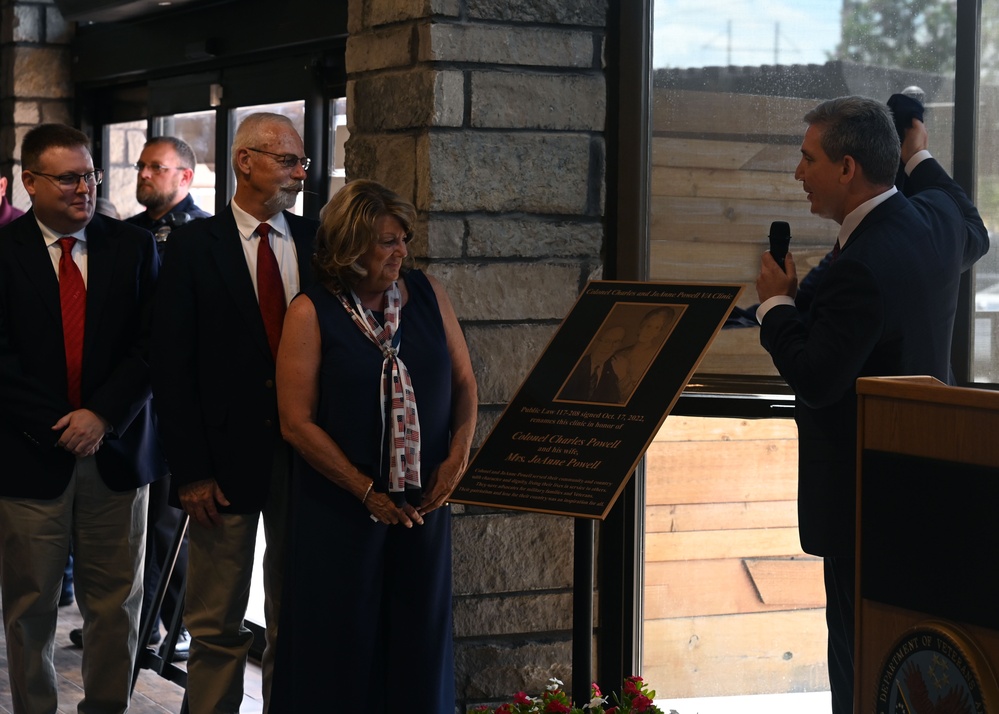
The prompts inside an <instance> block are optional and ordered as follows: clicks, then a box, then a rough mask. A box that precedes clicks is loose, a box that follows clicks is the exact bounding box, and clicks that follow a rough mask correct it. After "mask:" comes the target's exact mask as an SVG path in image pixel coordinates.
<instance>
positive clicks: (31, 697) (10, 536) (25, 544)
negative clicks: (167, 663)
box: [0, 457, 147, 714]
mask: <svg viewBox="0 0 999 714" xmlns="http://www.w3.org/2000/svg"><path fill="white" fill-rule="evenodd" d="M146 492H147V487H145V486H143V487H142V488H139V489H132V490H128V491H121V492H119V491H112V490H110V489H109V488H108V487H107V486H106V485H105V484H104V481H103V480H102V479H101V477H100V474H99V473H98V471H97V463H96V460H95V459H94V458H93V457H88V458H84V459H79V460H78V461H77V462H76V468H75V470H74V472H73V476H72V478H71V479H70V482H69V485H68V486H67V487H66V490H65V491H64V492H63V493H62V495H60V496H59V497H58V498H55V499H52V500H39V499H31V498H6V497H5V498H0V591H2V595H3V619H4V628H5V631H6V633H7V658H8V662H9V666H10V684H11V694H12V695H13V703H14V712H15V714H22V713H23V714H48V713H50V712H55V711H56V708H57V704H58V701H57V699H58V695H57V684H56V673H55V667H54V665H53V661H52V656H53V652H54V648H55V631H56V620H57V613H58V603H59V594H60V587H61V584H62V578H63V570H64V568H65V566H66V558H67V556H68V555H69V548H70V541H72V543H73V560H74V563H73V570H74V583H75V586H76V600H77V602H78V603H79V606H80V611H81V612H82V613H83V639H84V643H85V645H84V648H83V689H84V698H83V701H82V702H81V703H80V705H79V710H78V711H79V712H80V713H81V714H112V713H114V712H124V711H126V710H127V709H128V702H129V698H130V695H131V682H132V667H133V665H134V663H135V654H136V644H137V640H138V634H139V632H138V631H139V608H140V606H141V602H142V562H143V557H144V549H145V533H146Z"/></svg>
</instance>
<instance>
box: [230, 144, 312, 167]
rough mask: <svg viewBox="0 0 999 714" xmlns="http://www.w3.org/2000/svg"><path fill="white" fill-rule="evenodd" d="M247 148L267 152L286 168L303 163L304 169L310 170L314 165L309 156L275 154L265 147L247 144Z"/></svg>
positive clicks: (261, 152) (262, 152)
mask: <svg viewBox="0 0 999 714" xmlns="http://www.w3.org/2000/svg"><path fill="white" fill-rule="evenodd" d="M246 148H247V150H249V151H256V152H257V153H258V154H267V155H268V156H270V157H272V158H273V159H274V160H275V161H277V162H278V163H279V164H281V165H282V166H284V167H285V168H286V169H293V168H295V164H301V165H302V170H303V171H308V169H309V166H311V165H312V159H310V158H309V157H308V156H295V155H294V154H275V153H274V152H273V151H264V150H263V149H254V148H253V147H252V146H247V147H246Z"/></svg>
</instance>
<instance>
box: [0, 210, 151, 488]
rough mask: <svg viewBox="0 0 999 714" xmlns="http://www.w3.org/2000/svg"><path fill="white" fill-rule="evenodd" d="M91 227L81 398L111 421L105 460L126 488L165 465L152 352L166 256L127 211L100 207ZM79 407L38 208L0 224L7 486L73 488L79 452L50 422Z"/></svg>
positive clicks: (0, 361)
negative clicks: (71, 389)
mask: <svg viewBox="0 0 999 714" xmlns="http://www.w3.org/2000/svg"><path fill="white" fill-rule="evenodd" d="M86 233H87V313H86V326H85V329H84V345H83V380H82V397H83V404H82V406H83V407H84V408H87V409H90V410H92V411H94V412H96V413H97V414H99V415H100V416H102V417H104V418H105V419H106V420H108V421H109V422H110V423H111V426H112V428H113V432H112V433H111V434H109V435H108V436H107V438H105V440H104V445H103V446H102V447H101V448H100V450H99V451H98V452H97V466H98V469H99V471H100V474H101V477H102V478H103V479H104V481H105V483H107V485H108V487H109V488H111V489H114V490H116V491H124V490H127V489H130V488H136V487H137V486H140V485H142V484H146V483H149V482H151V481H153V480H155V479H158V478H160V477H161V476H163V475H164V474H165V473H166V465H165V462H164V460H163V457H162V454H161V452H160V449H159V445H158V442H157V438H156V432H155V428H154V424H153V417H152V410H151V409H150V407H149V397H150V386H149V367H148V363H147V359H146V357H147V353H148V346H149V345H148V337H149V321H150V310H151V306H152V295H153V289H154V286H155V282H156V277H157V273H158V270H159V259H158V257H157V255H156V246H155V244H154V242H153V238H152V236H151V235H150V234H149V233H148V232H147V231H143V230H140V229H138V228H135V227H134V226H130V225H128V224H126V223H122V222H121V221H116V220H113V219H111V218H107V217H105V216H102V215H100V214H97V215H95V216H94V218H93V220H92V221H91V222H90V224H89V225H88V226H87V229H86ZM70 411H72V407H71V406H70V404H69V401H68V399H67V396H66V353H65V350H64V347H63V339H62V312H61V310H60V306H59V281H58V278H57V276H56V272H55V270H54V269H53V267H52V260H51V258H50V257H49V253H48V249H47V248H46V247H45V242H44V239H43V237H42V233H41V230H39V228H38V224H37V222H36V221H35V214H34V211H29V212H28V213H27V214H25V215H24V216H22V217H21V218H18V219H17V220H15V221H14V222H12V223H10V224H9V225H7V226H6V227H4V228H3V229H2V230H0V454H3V468H2V469H0V495H3V496H17V497H28V498H44V499H50V498H55V497H56V496H58V495H60V494H61V493H62V492H63V491H64V490H65V489H66V485H67V484H68V483H69V479H70V477H71V475H72V472H73V466H74V462H75V459H74V458H73V456H71V455H70V454H68V453H67V452H65V451H64V450H62V449H60V448H56V447H55V446H54V444H55V442H56V441H57V439H58V437H59V435H58V434H57V433H56V432H53V431H52V429H51V427H52V425H53V424H55V422H56V421H58V419H59V418H60V417H62V416H64V415H65V414H67V413H69V412H70Z"/></svg>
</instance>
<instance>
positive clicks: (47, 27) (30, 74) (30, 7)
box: [0, 0, 73, 210]
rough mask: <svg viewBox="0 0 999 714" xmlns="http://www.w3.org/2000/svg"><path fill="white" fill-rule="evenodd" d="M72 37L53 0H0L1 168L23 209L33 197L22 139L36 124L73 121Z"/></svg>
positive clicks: (14, 197) (18, 204)
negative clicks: (24, 172) (26, 183)
mask: <svg viewBox="0 0 999 714" xmlns="http://www.w3.org/2000/svg"><path fill="white" fill-rule="evenodd" d="M72 39H73V28H72V26H71V25H69V24H68V23H66V22H65V20H63V18H62V15H61V14H60V13H59V10H58V8H56V6H55V5H54V4H53V3H52V0H34V1H30V0H0V171H2V172H3V175H4V176H7V177H8V179H10V193H9V195H10V196H11V197H12V203H13V204H14V205H15V206H17V207H18V208H20V209H23V210H26V209H27V208H28V207H29V206H30V205H31V202H30V201H29V199H28V195H27V193H26V192H25V191H24V187H23V186H22V185H21V163H20V157H21V139H23V138H24V135H25V134H26V133H27V132H28V130H29V129H31V128H32V127H33V126H36V125H37V124H42V123H45V122H62V123H66V124H70V123H72V120H71V111H70V107H71V103H72V99H73V85H72V82H71V81H70V56H69V55H70V52H69V43H70V42H71V41H72Z"/></svg>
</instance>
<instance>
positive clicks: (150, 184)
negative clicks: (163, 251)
mask: <svg viewBox="0 0 999 714" xmlns="http://www.w3.org/2000/svg"><path fill="white" fill-rule="evenodd" d="M197 165H198V159H197V157H196V156H195V155H194V149H192V148H191V146H190V144H188V143H187V142H186V141H184V140H183V139H178V138H177V137H175V136H157V137H154V138H152V139H150V140H149V141H147V142H146V144H145V146H143V147H142V153H141V154H140V155H139V160H138V161H136V162H135V170H136V171H137V172H138V174H137V175H136V177H135V178H136V183H135V200H136V201H138V202H139V203H140V204H142V205H143V206H145V207H146V210H145V211H143V212H142V213H137V214H136V215H134V216H132V217H130V218H128V219H126V220H127V221H128V222H129V223H132V224H133V225H136V226H138V227H139V228H145V229H146V230H147V231H149V232H150V233H152V234H153V235H154V236H156V241H157V243H166V240H167V236H169V235H170V231H172V230H173V229H174V228H176V227H178V226H182V225H184V224H185V223H188V222H189V221H193V220H196V219H198V218H208V217H209V215H211V214H209V213H208V212H207V211H203V210H201V209H200V208H198V206H197V205H196V204H195V203H194V198H193V197H192V196H191V195H190V191H191V183H192V182H193V181H194V167H195V166H197Z"/></svg>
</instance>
